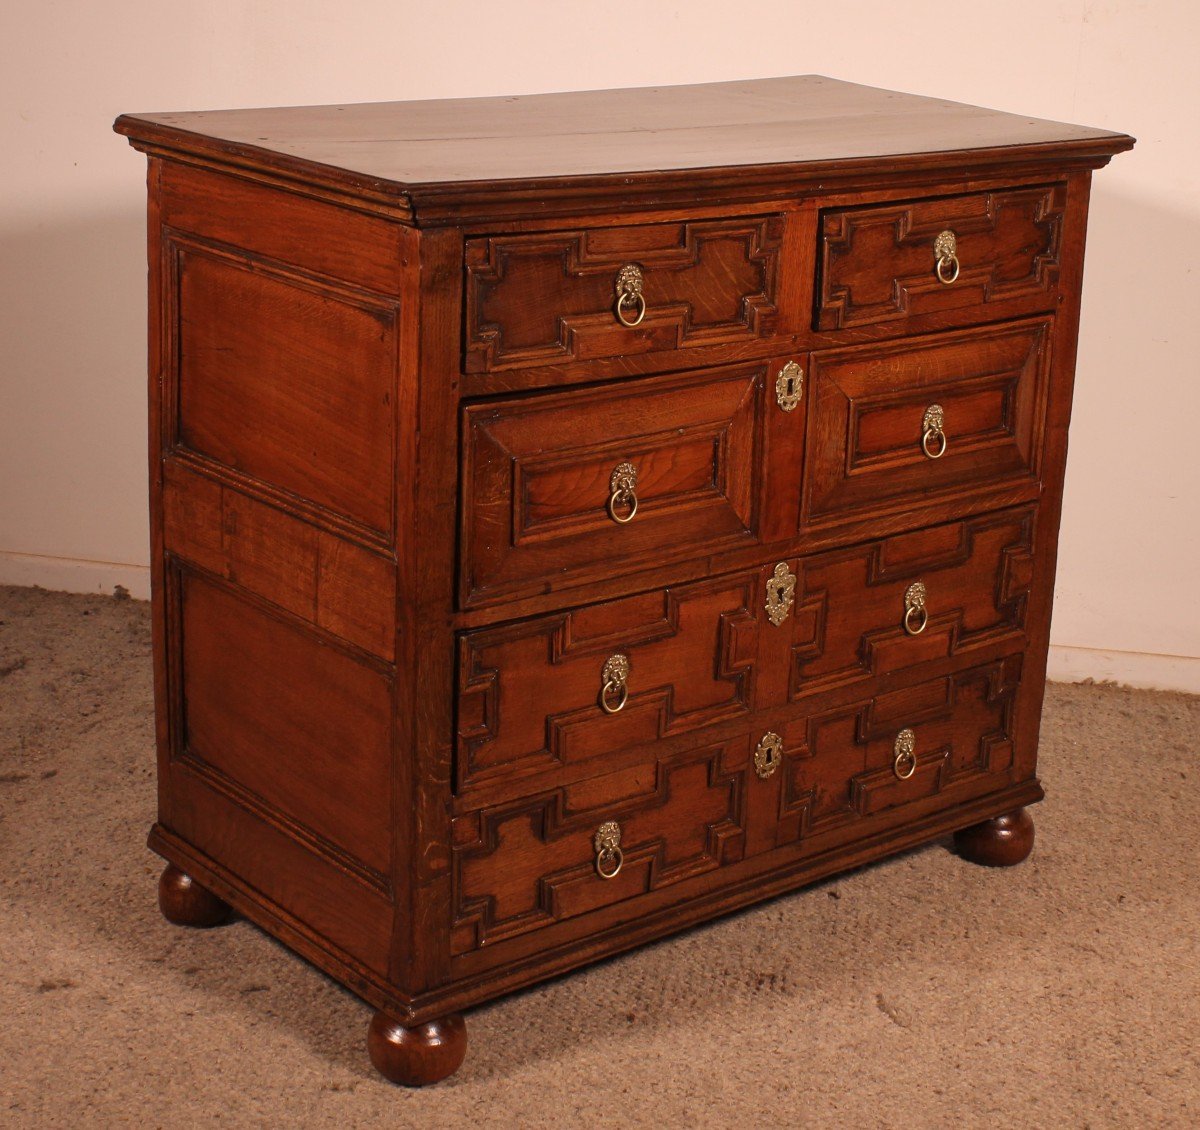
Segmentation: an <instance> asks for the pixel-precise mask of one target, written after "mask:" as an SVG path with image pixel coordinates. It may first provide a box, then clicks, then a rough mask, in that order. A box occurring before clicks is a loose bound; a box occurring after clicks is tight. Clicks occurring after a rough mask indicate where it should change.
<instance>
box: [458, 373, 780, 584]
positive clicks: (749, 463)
mask: <svg viewBox="0 0 1200 1130" xmlns="http://www.w3.org/2000/svg"><path fill="white" fill-rule="evenodd" d="M766 373H767V364H766V363H765V362H764V363H762V364H758V365H739V366H730V367H726V368H721V369H706V370H703V371H699V372H692V373H689V374H686V375H685V376H683V377H671V378H659V379H653V380H645V381H637V382H630V383H625V384H622V385H621V386H620V387H610V388H604V389H598V390H594V391H589V392H587V393H580V392H572V393H554V394H548V395H544V396H536V397H524V398H516V399H508V400H503V401H498V402H495V401H494V402H490V403H487V404H477V405H473V406H471V407H469V408H466V409H465V410H464V420H463V460H464V467H463V473H462V483H463V502H462V538H461V551H462V573H461V578H460V581H461V584H460V599H461V601H462V603H463V605H464V606H470V605H478V604H484V603H490V602H492V601H495V600H498V599H501V598H503V597H510V596H518V595H521V596H528V595H534V594H540V593H544V592H550V591H553V590H555V589H558V588H562V587H565V586H569V585H572V584H580V583H582V582H583V581H584V580H586V579H587V577H588V576H610V575H611V574H612V571H613V570H614V569H617V570H621V571H624V572H631V571H634V570H636V569H637V568H639V567H640V568H647V567H649V566H650V565H654V564H661V563H662V562H664V561H666V560H670V559H672V558H676V559H677V558H680V557H681V556H687V557H695V556H698V555H700V554H702V553H705V552H708V551H712V550H716V549H731V548H735V547H738V546H752V545H756V544H758V543H759V542H760V541H761V540H762V529H761V527H762V520H763V518H762V515H763V509H764V505H765V502H764V494H765V486H764V483H765V478H766V476H765V475H764V474H763V457H762V456H763V448H764V438H763V429H764V426H765V425H764V417H765V416H766V412H765V408H764V389H765V387H766V381H765V377H766ZM779 415H782V414H779Z"/></svg>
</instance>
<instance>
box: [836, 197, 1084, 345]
mask: <svg viewBox="0 0 1200 1130" xmlns="http://www.w3.org/2000/svg"><path fill="white" fill-rule="evenodd" d="M1066 203H1067V189H1066V185H1064V184H1054V185H1038V186H1035V187H1031V188H1011V189H1002V190H995V191H992V192H974V193H966V194H963V195H960V196H942V197H938V198H936V199H932V200H909V201H903V202H900V203H889V204H881V205H870V206H867V207H861V208H833V209H829V210H827V211H824V212H822V214H821V250H820V267H819V278H818V284H817V295H818V298H817V308H816V317H815V326H814V328H815V329H818V330H843V329H851V328H853V327H855V326H867V325H873V324H876V323H880V322H891V321H901V320H902V319H905V318H909V317H915V316H918V315H922V314H937V313H941V312H943V311H948V310H964V309H966V308H969V307H978V308H979V311H980V317H985V316H986V317H994V316H995V315H994V314H992V313H991V312H985V308H986V307H989V306H992V305H995V304H997V303H1001V302H1010V301H1014V300H1024V301H1025V303H1026V305H1025V309H1024V311H1023V312H1032V311H1033V310H1037V309H1046V310H1049V309H1053V307H1054V306H1055V304H1056V302H1057V292H1058V278H1059V269H1060V261H1061V242H1062V226H1063V213H1064V211H1065V208H1066Z"/></svg>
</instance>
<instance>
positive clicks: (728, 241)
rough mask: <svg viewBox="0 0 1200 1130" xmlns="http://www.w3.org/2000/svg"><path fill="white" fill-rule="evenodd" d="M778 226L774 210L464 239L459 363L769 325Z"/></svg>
mask: <svg viewBox="0 0 1200 1130" xmlns="http://www.w3.org/2000/svg"><path fill="white" fill-rule="evenodd" d="M782 234H783V217H782V216H779V215H773V216H743V217H737V218H734V219H724V220H697V221H693V222H687V223H668V224H637V225H629V226H618V227H603V228H588V229H582V230H578V231H566V232H549V233H539V234H534V235H529V234H525V235H494V236H486V237H483V238H479V239H469V240H467V244H466V299H465V303H466V340H465V346H464V354H465V355H464V367H465V369H466V371H467V372H468V373H477V372H487V371H493V370H500V369H514V368H526V367H529V366H535V365H547V364H554V363H557V364H563V363H567V362H573V361H587V360H589V359H593V358H600V357H617V356H621V355H628V354H634V353H650V352H654V351H656V350H673V349H686V348H690V347H692V346H698V345H720V344H729V343H734V344H736V343H738V342H745V341H752V340H754V339H756V338H762V337H769V336H770V335H771V334H772V333H773V332H774V325H775V320H776V316H777V308H776V307H777V301H778V299H777V288H778V277H779V248H780V243H781V240H782ZM618 299H620V301H618Z"/></svg>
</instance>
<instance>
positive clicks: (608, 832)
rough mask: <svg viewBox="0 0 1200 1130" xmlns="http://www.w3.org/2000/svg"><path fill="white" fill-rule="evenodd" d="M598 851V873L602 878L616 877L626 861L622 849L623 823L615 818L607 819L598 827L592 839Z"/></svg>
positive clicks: (593, 845)
mask: <svg viewBox="0 0 1200 1130" xmlns="http://www.w3.org/2000/svg"><path fill="white" fill-rule="evenodd" d="M592 847H593V848H594V849H595V851H596V874H597V875H599V876H600V878H601V879H615V878H616V877H617V875H618V874H620V871H621V867H622V866H623V865H624V863H625V853H624V852H623V851H621V825H620V824H618V823H617V822H616V821H615V820H606V821H605V822H604V823H603V824H601V825H600V827H599V828H597V829H596V835H595V836H594V837H593V839H592Z"/></svg>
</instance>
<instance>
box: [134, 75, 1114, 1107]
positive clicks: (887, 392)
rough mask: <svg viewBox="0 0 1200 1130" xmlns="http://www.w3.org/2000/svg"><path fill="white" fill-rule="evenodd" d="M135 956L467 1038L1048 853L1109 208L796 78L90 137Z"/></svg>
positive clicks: (888, 100)
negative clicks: (111, 259)
mask: <svg viewBox="0 0 1200 1130" xmlns="http://www.w3.org/2000/svg"><path fill="white" fill-rule="evenodd" d="M116 128H117V129H118V131H119V132H121V133H124V134H127V135H128V136H129V137H130V138H131V140H132V141H133V143H134V145H136V146H137V147H138V148H139V149H141V150H144V151H145V152H146V153H147V154H148V155H149V189H150V212H149V246H150V253H149V258H150V276H151V278H150V301H151V313H150V327H151V333H150V376H151V381H150V391H151V438H152V442H151V482H152V499H151V501H152V507H153V522H152V529H153V563H154V622H155V661H156V693H157V710H158V746H159V766H158V769H159V778H158V779H159V819H158V823H157V824H156V825H155V827H154V829H153V831H152V833H151V839H150V842H151V846H152V847H153V848H154V849H155V850H156V851H158V852H159V853H161V854H162V855H163V856H164V857H165V858H166V859H167V860H168V861H169V863H168V867H167V870H166V871H165V873H164V875H163V879H162V883H161V886H160V899H161V904H162V907H163V911H164V913H165V914H166V915H167V917H168V918H170V919H172V920H173V921H177V922H181V923H190V924H193V925H205V924H212V923H215V922H217V921H219V920H220V919H221V918H223V917H224V915H225V914H226V913H227V911H228V909H229V908H230V907H231V906H232V907H234V908H236V909H237V910H238V911H239V912H241V913H242V914H244V915H245V916H246V917H248V918H249V919H251V920H252V921H254V922H256V923H258V924H259V925H260V926H262V927H263V928H264V929H265V930H267V931H269V932H270V933H271V934H273V935H275V936H276V937H278V938H280V939H282V940H283V941H284V942H286V943H287V944H288V945H289V946H291V947H292V948H293V949H294V950H296V951H297V952H298V953H300V954H302V955H303V956H304V957H306V958H308V959H309V960H310V961H312V962H314V963H315V964H316V965H318V966H319V967H320V968H321V969H323V970H325V971H326V972H327V973H329V974H330V975H332V976H333V977H335V978H337V979H338V980H339V981H341V982H342V983H344V984H345V985H347V986H349V987H350V988H351V989H353V990H354V991H355V992H356V993H358V994H360V995H361V996H362V997H363V998H364V999H365V1000H366V1001H368V1002H370V1004H372V1005H373V1006H374V1007H375V1008H376V1009H378V1012H377V1014H376V1016H375V1018H374V1020H373V1021H372V1023H371V1027H370V1038H369V1045H370V1049H371V1054H372V1058H373V1059H374V1061H375V1063H376V1065H377V1066H378V1067H379V1068H380V1070H382V1071H383V1072H384V1073H385V1074H386V1075H388V1076H389V1077H391V1078H393V1079H397V1080H403V1081H405V1082H410V1083H418V1082H429V1081H432V1080H434V1079H437V1078H441V1077H443V1076H444V1075H446V1074H448V1073H450V1072H451V1071H453V1070H454V1069H455V1068H456V1067H457V1066H458V1064H459V1062H460V1061H461V1059H462V1055H463V1052H464V1050H465V1043H466V1037H465V1029H464V1026H463V1021H462V1019H461V1016H460V1015H459V1014H458V1013H459V1010H460V1009H462V1008H464V1007H466V1006H469V1005H472V1004H474V1003H478V1002H480V1001H483V1000H486V999H488V998H491V997H494V996H496V995H498V994H500V993H503V992H505V991H507V990H511V989H513V988H517V987H519V986H522V985H526V984H529V983H531V982H534V981H536V980H538V979H540V978H544V977H547V976H550V975H552V974H556V973H559V972H562V971H564V970H568V969H570V968H572V967H575V966H578V965H580V964H582V963H584V962H588V961H591V960H593V959H595V958H598V957H601V956H604V955H607V954H611V953H614V952H617V951H619V950H622V949H625V948H628V947H630V946H634V945H636V944H638V943H640V942H643V941H646V940H648V939H651V938H655V937H659V936H661V935H664V934H666V933H669V932H671V931H674V930H677V929H679V928H681V927H683V926H686V925H688V924H689V923H694V922H698V921H700V920H703V919H705V918H709V917H711V916H713V915H716V914H719V913H721V912H723V911H727V910H729V909H731V908H734V907H738V906H742V905H745V904H747V903H750V902H752V901H754V900H758V899H762V898H764V897H768V896H771V895H774V894H778V893H780V892H783V891H787V890H790V889H792V888H795V887H798V886H801V885H803V884H804V883H806V882H809V881H811V880H813V879H815V878H818V877H820V876H824V875H828V874H830V873H832V872H834V871H837V870H839V869H844V868H847V867H851V866H855V865H859V864H861V863H864V862H867V861H870V860H873V859H877V858H879V857H881V856H884V855H886V854H888V853H892V852H896V851H899V850H903V849H905V848H908V847H911V846H913V845H916V844H919V843H922V842H926V841H929V840H930V839H933V838H936V837H938V836H941V835H944V834H947V833H950V832H953V833H956V839H957V843H958V847H959V851H960V853H961V854H963V855H964V856H966V857H967V858H969V859H973V860H975V861H977V862H982V863H990V864H1004V863H1015V862H1018V861H1020V860H1021V859H1023V858H1024V857H1025V855H1026V854H1027V853H1028V851H1029V849H1030V847H1031V846H1032V840H1033V830H1032V823H1031V822H1030V820H1029V817H1028V815H1027V814H1026V813H1025V811H1024V806H1025V805H1027V804H1029V803H1031V802H1033V801H1036V800H1038V799H1039V798H1040V797H1041V795H1042V792H1041V789H1040V787H1039V785H1038V780H1037V775H1036V752H1037V737H1038V725H1039V715H1040V710H1041V702H1042V693H1043V682H1044V676H1045V666H1046V651H1047V638H1048V630H1049V622H1050V610H1051V599H1052V591H1053V582H1054V569H1055V547H1056V536H1057V528H1058V520H1059V507H1060V500H1061V491H1062V481H1063V468H1064V460H1065V453H1066V433H1067V422H1068V418H1069V415H1070V403H1071V390H1072V381H1073V366H1074V355H1075V341H1076V333H1077V326H1078V317H1079V297H1080V279H1081V271H1082V267H1083V246H1084V231H1085V224H1086V218H1087V206H1088V191H1089V184H1090V178H1091V173H1092V170H1093V169H1095V168H1098V167H1100V166H1102V165H1104V164H1105V163H1106V162H1107V161H1108V160H1109V158H1110V157H1111V156H1112V155H1113V154H1114V153H1117V152H1119V151H1121V150H1123V149H1126V148H1128V147H1129V146H1131V145H1132V144H1133V142H1132V140H1131V139H1130V138H1128V137H1126V136H1124V135H1122V134H1115V133H1108V132H1104V131H1101V130H1093V129H1085V128H1082V127H1076V126H1068V125H1062V124H1059V123H1052V122H1045V121H1036V120H1030V119H1027V118H1023V117H1016V116H1012V115H1006V114H999V113H996V112H993V111H987V110H980V109H976V108H972V107H967V106H961V105H957V104H953V103H946V102H940V101H934V100H931V99H923V98H916V97H912V96H908V95H899V94H893V93H891V92H887V91H879V90H874V89H870V88H866V87H858V86H852V85H850V84H846V83H839V82H834V81H832V80H829V79H823V78H817V77H813V76H809V77H804V78H792V79H771V80H763V81H756V82H742V83H725V84H716V85H709V86H696V87H680V88H665V89H655V90H641V91H608V92H599V93H588V94H574V95H551V96H541V97H529V98H515V99H490V100H478V101H461V102H428V103H395V104H380V105H362V106H340V107H315V108H298V109H278V110H256V111H231V112H207V113H192V114H155V115H140V116H133V117H129V116H127V117H123V118H121V119H119V120H118V122H117V127H116Z"/></svg>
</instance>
